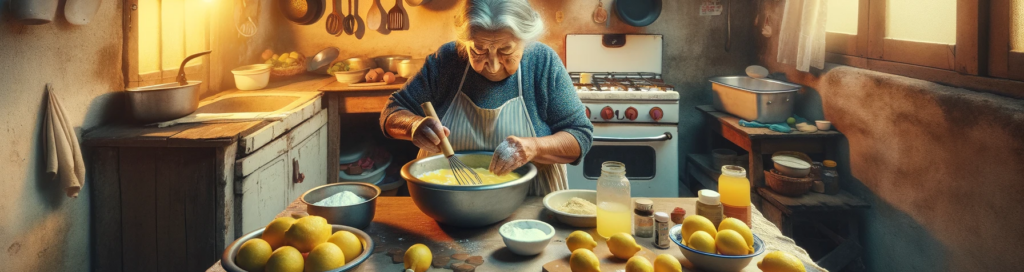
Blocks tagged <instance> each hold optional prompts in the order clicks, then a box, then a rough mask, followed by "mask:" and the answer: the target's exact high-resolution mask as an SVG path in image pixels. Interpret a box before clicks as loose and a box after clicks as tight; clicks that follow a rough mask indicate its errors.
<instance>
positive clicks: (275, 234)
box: [261, 217, 295, 249]
mask: <svg viewBox="0 0 1024 272" xmlns="http://www.w3.org/2000/svg"><path fill="white" fill-rule="evenodd" d="M294 223H295V218H291V217H278V218H275V219H274V221H270V224H267V228H266V229H264V230H263V236H262V237H261V238H263V240H264V241H267V243H268V244H270V248H271V249H277V248H279V247H281V246H283V245H286V244H287V243H286V242H285V240H284V233H285V232H287V231H288V228H291V227H292V224H294Z"/></svg>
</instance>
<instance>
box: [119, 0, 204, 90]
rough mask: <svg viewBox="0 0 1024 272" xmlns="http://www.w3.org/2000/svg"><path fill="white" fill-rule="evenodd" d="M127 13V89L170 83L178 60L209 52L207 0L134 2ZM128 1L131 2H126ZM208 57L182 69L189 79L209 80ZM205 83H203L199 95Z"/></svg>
mask: <svg viewBox="0 0 1024 272" xmlns="http://www.w3.org/2000/svg"><path fill="white" fill-rule="evenodd" d="M137 1H138V2H137V4H136V5H137V8H136V9H135V10H127V9H126V12H128V14H126V15H127V17H128V18H129V20H128V21H129V22H131V24H130V25H129V26H128V29H126V31H128V36H127V38H126V39H127V41H126V44H127V45H126V48H125V51H126V54H125V55H126V58H125V64H126V66H127V69H126V71H125V73H126V76H125V78H126V79H127V85H128V86H127V87H138V86H146V85H153V84H159V83H167V82H172V81H174V80H175V78H176V77H177V72H178V67H179V66H180V65H181V61H182V60H183V59H184V58H185V57H186V56H188V55H191V54H194V53H198V52H202V51H206V50H209V48H210V39H209V35H208V33H209V32H210V27H209V13H210V10H211V9H212V3H211V1H209V0H137ZM130 2H131V1H130ZM208 60H209V58H208V57H207V56H204V57H200V58H196V59H194V60H192V61H190V62H189V63H188V65H186V67H185V75H186V77H188V79H189V80H202V81H208V80H209V77H210V76H209V71H210V67H209V61H208ZM207 85H209V84H203V85H202V90H201V92H204V91H206V88H208V86H207Z"/></svg>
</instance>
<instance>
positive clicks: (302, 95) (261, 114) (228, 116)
mask: <svg viewBox="0 0 1024 272" xmlns="http://www.w3.org/2000/svg"><path fill="white" fill-rule="evenodd" d="M319 95H320V93H319V92H267V91H262V92H234V93H227V94H223V95H218V96H214V97H210V98H207V99H204V100H203V101H200V102H199V108H198V109H196V111H195V112H193V113H192V114H189V115H188V116H185V117H182V118H178V119H176V120H172V121H167V122H161V123H158V124H157V125H158V126H160V127H166V126H172V125H175V124H182V123H207V122H242V121H253V120H280V119H283V118H284V117H287V116H288V115H289V114H291V112H292V111H294V110H298V108H299V107H300V106H302V105H303V104H305V103H306V102H309V101H310V100H313V99H316V97H317V96H319Z"/></svg>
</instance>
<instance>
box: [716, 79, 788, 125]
mask: <svg viewBox="0 0 1024 272" xmlns="http://www.w3.org/2000/svg"><path fill="white" fill-rule="evenodd" d="M711 90H712V91H713V92H712V101H713V105H714V107H715V109H717V110H720V111H724V112H728V113H730V114H732V115H735V116H736V117H739V118H742V119H743V120H748V121H757V122H761V123H765V124H771V123H782V122H786V118H789V117H790V116H792V115H793V107H794V105H796V91H798V90H800V85H796V84H791V83H786V82H782V81H777V80H770V79H757V78H751V77H747V76H724V77H716V78H712V79H711Z"/></svg>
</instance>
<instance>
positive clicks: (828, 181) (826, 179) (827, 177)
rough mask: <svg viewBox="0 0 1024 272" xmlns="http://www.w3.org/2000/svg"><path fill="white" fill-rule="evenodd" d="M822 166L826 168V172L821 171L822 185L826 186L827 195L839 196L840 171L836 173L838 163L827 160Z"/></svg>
mask: <svg viewBox="0 0 1024 272" xmlns="http://www.w3.org/2000/svg"><path fill="white" fill-rule="evenodd" d="M821 164H822V165H823V166H825V170H824V171H821V183H823V184H824V185H825V194H829V195H834V194H838V193H839V171H836V161H833V160H825V161H823V162H821Z"/></svg>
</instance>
